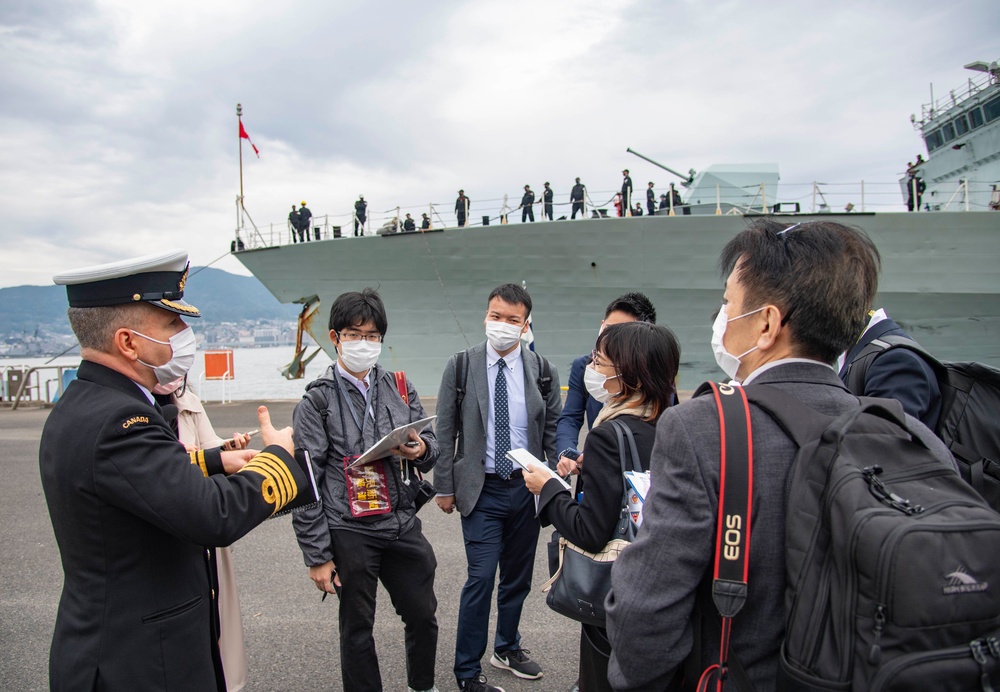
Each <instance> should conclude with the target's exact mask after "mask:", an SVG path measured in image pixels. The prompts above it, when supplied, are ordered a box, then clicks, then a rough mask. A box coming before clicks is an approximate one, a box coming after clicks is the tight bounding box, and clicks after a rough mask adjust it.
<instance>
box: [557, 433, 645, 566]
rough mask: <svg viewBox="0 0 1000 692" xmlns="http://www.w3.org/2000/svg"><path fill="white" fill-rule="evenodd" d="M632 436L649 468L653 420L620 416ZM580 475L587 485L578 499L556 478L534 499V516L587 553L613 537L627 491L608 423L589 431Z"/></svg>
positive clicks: (612, 434) (598, 549)
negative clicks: (536, 502) (550, 525)
mask: <svg viewBox="0 0 1000 692" xmlns="http://www.w3.org/2000/svg"><path fill="white" fill-rule="evenodd" d="M616 420H620V421H622V422H623V423H625V425H627V426H628V427H629V430H631V431H632V435H633V436H634V437H635V447H636V451H638V452H639V463H640V465H641V467H642V469H643V470H645V469H647V468H649V457H650V454H651V453H652V451H653V440H654V438H655V437H656V423H654V422H646V421H644V420H642V419H641V418H637V417H635V416H619V417H618V418H617V419H616ZM583 456H584V461H583V469H582V470H581V471H580V477H581V479H582V481H583V487H585V488H586V490H585V492H584V493H583V498H582V499H581V500H580V502H579V503H577V502H576V500H575V499H574V498H573V495H572V493H568V492H566V490H565V489H564V488H563V487H562V485H561V484H560V483H559V482H558V481H557V480H555V479H552V480H550V481H548V482H547V483H546V484H545V485H544V486H543V487H542V492H541V495H539V498H538V516H539V518H541V520H542V525H543V526H547V525H548V524H552V525H553V526H555V527H556V529H558V530H559V533H560V534H561V535H563V536H565V537H566V538H567V539H568V540H569V541H571V542H573V543H574V544H576V545H578V546H579V547H581V548H583V549H584V550H589V551H590V552H595V553H596V552H598V551H600V550H601V549H602V548H603V547H604V546H605V545H606V544H607V542H608V541H610V540H611V539H612V538H613V535H612V534H613V533H614V530H615V526H616V525H617V523H618V520H619V518H620V517H621V507H622V496H623V494H624V491H625V486H624V485H623V483H624V479H623V478H622V471H621V462H620V460H619V457H618V437H617V435H615V430H614V428H613V427H612V426H611V424H610V422H604V423H602V424H601V425H598V426H597V427H596V428H594V429H593V430H591V431H590V434H589V435H587V443H586V445H585V447H584V452H583Z"/></svg>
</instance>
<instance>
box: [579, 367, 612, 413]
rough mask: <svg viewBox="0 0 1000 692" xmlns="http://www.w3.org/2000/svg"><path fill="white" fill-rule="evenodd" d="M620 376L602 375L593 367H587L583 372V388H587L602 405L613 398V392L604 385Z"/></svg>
mask: <svg viewBox="0 0 1000 692" xmlns="http://www.w3.org/2000/svg"><path fill="white" fill-rule="evenodd" d="M616 377H618V375H610V376H608V375H602V374H601V373H599V372H597V371H596V370H594V368H592V367H591V366H589V365H588V366H587V367H586V369H585V370H584V371H583V386H584V387H586V388H587V393H588V394H590V396H592V397H594V398H595V399H597V400H598V401H599V402H601V403H602V404H603V403H604V402H605V401H607V400H608V399H610V398H611V392H609V391H608V390H607V389H605V388H604V383H605V382H607V381H608V380H613V379H615V378H616Z"/></svg>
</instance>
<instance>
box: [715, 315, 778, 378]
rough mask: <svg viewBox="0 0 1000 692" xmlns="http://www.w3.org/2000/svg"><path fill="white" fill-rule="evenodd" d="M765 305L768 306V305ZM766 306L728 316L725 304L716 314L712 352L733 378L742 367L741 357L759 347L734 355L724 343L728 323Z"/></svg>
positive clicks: (717, 361)
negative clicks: (723, 338)
mask: <svg viewBox="0 0 1000 692" xmlns="http://www.w3.org/2000/svg"><path fill="white" fill-rule="evenodd" d="M764 307H767V306H766V305H765V306H764ZM764 307H759V308H757V309H756V310H751V311H750V312H744V313H743V314H742V315H737V316H736V317H733V318H727V317H726V310H725V306H723V307H722V308H721V309H720V310H719V314H718V315H716V316H715V323H714V324H713V325H712V354H713V355H715V362H716V363H717V364H718V365H719V367H720V368H722V371H723V372H724V373H726V375H727V376H728V377H729V379H731V380H735V379H736V373H737V372H738V371H739V369H740V364H741V362H742V361H740V358H742V357H743V356H745V355H746V354H748V353H753V352H754V351H756V350H757V347H756V346H754V347H753V348H751V349H749V350H747V351H744V352H743V353H741V354H740V355H738V356H734V355H733V354H732V353H730V352H729V351H727V350H726V347H725V346H723V345H722V337H723V336H725V334H726V325H727V324H729V323H730V322H732V321H733V320H738V319H740V318H743V317H746V316H747V315H752V314H754V313H755V312H760V311H761V310H763V309H764Z"/></svg>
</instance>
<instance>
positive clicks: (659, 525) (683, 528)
mask: <svg viewBox="0 0 1000 692" xmlns="http://www.w3.org/2000/svg"><path fill="white" fill-rule="evenodd" d="M753 384H770V385H774V386H775V387H778V388H780V389H781V390H782V391H785V392H788V393H789V394H791V395H793V396H796V397H798V398H799V399H800V400H801V401H802V402H803V404H804V405H806V406H809V407H811V408H814V409H816V410H817V411H819V412H821V413H825V414H827V415H837V414H840V413H844V412H846V411H848V410H850V409H852V408H854V407H856V406H858V400H857V397H855V396H854V395H853V394H851V393H850V392H848V391H847V388H846V387H844V384H843V383H842V382H841V381H840V379H839V378H838V377H837V374H836V373H835V372H834V371H833V369H832V368H830V367H828V366H825V365H822V364H819V363H815V364H813V363H800V362H795V363H784V364H779V365H776V366H774V367H773V368H771V369H769V370H766V371H765V372H762V373H761V374H760V377H758V378H755V379H754V380H753ZM750 419H751V424H752V426H753V451H754V474H753V489H754V497H753V501H754V507H753V518H752V520H751V522H752V523H751V531H752V535H753V540H752V541H751V546H750V574H749V589H750V591H749V595H748V597H747V602H746V605H745V606H744V608H743V610H742V611H740V613H739V614H738V615H737V616H736V618H734V620H733V629H732V639H731V645H732V649H733V650H734V651H735V652H736V654H737V655H738V656H739V658H740V661H741V662H742V663H743V666H744V667H745V668H746V670H747V673H748V674H749V676H750V679H751V680H752V682H753V684H754V687H755V688H756V689H758V690H773V689H774V681H775V676H776V674H777V669H778V655H779V649H780V645H781V639H782V636H783V635H784V622H785V603H784V599H785V490H786V489H785V485H786V480H787V477H788V469H789V466H790V465H791V462H792V460H793V459H794V458H795V455H796V454H797V452H798V449H797V448H796V446H795V443H794V442H793V441H792V440H791V438H789V437H788V435H787V434H785V432H784V431H783V430H782V429H781V428H780V427H779V426H778V424H777V423H776V422H775V421H774V419H773V418H771V417H770V416H769V415H768V414H767V413H766V412H764V411H762V410H761V409H759V408H757V407H756V406H754V405H751V412H750ZM909 422H910V424H911V425H912V428H913V430H914V433H915V435H916V436H917V437H918V438H919V439H920V440H921V442H923V443H924V444H926V445H927V447H928V449H930V450H931V451H933V452H935V453H936V455H937V456H938V457H939V458H940V459H941V460H942V463H948V464H950V465H953V462H952V461H951V460H950V459H951V455H950V454H949V453H948V450H947V449H945V447H944V444H943V443H942V442H941V441H940V440H938V439H937V437H936V436H935V435H934V434H933V433H932V432H931V431H930V430H927V429H926V428H925V427H924V426H922V425H920V424H919V423H918V422H917V421H916V420H910V421H909ZM719 447H720V444H719V418H718V413H717V412H716V410H715V402H714V400H713V399H712V397H710V396H706V397H699V398H697V399H692V400H691V401H686V402H684V403H682V404H680V405H678V406H673V407H671V408H669V409H667V411H666V412H665V413H664V414H663V415H662V416H660V420H659V422H658V423H657V427H656V442H655V444H654V446H653V453H652V457H651V459H650V466H651V467H652V468H651V476H652V486H651V489H650V494H649V497H647V498H646V502H645V504H644V505H643V510H642V528H640V529H639V535H638V537H637V538H636V540H635V542H634V543H632V545H630V546H629V547H628V548H626V549H625V550H624V551H622V553H621V555H620V556H619V557H618V560H617V561H616V562H615V566H614V568H613V569H612V573H611V586H612V590H611V594H610V596H609V597H608V602H607V607H608V637H609V639H610V640H611V644H612V647H613V653H612V656H611V663H610V666H609V668H608V679H609V680H610V681H611V683H612V685H613V686H614V688H615V689H616V690H626V689H627V690H663V689H666V687H667V684H668V683H669V682H670V681H671V679H672V678H673V676H674V673H675V672H676V671H677V670H678V668H679V667H680V665H681V662H682V661H683V660H684V658H685V657H686V656H687V654H688V653H689V652H690V651H691V648H692V646H693V645H696V644H697V645H699V647H700V651H701V652H702V654H703V660H708V661H718V655H719V654H718V651H719V643H718V639H717V638H716V637H715V636H713V635H712V634H711V632H710V630H709V628H706V631H705V632H704V633H703V637H702V641H701V642H700V643H696V642H694V641H693V639H694V635H693V629H692V626H691V614H692V609H693V607H694V600H695V594H696V592H697V590H698V589H699V588H704V587H705V586H706V584H707V583H708V582H709V581H710V580H711V578H712V558H713V553H714V548H715V546H714V536H715V528H716V518H717V512H718V505H719V457H720V450H719ZM586 465H587V461H584V468H586ZM584 497H586V493H584ZM709 607H711V606H709ZM713 657H714V658H713Z"/></svg>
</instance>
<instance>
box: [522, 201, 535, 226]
mask: <svg viewBox="0 0 1000 692" xmlns="http://www.w3.org/2000/svg"><path fill="white" fill-rule="evenodd" d="M525 219H528V220H530V221H531V222H532V223H534V222H535V210H534V208H533V207H531V206H530V205H529V206H527V207H522V208H521V223H524V221H525Z"/></svg>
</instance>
